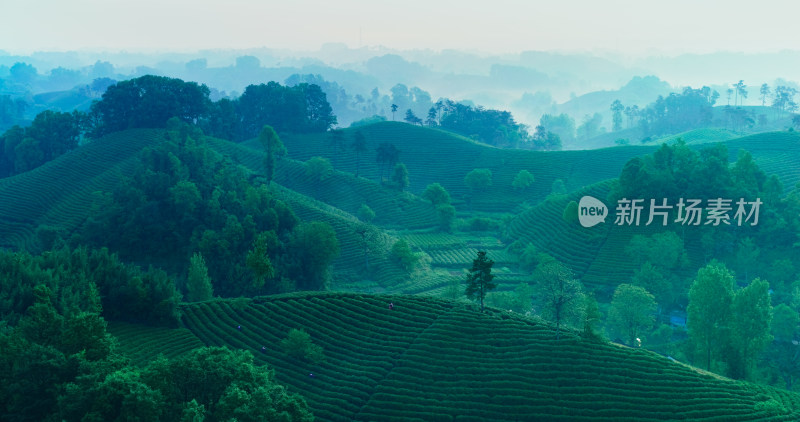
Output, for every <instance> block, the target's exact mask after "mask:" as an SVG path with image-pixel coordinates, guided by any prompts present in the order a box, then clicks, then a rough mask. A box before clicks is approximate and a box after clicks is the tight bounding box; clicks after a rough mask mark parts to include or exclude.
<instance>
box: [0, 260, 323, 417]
mask: <svg viewBox="0 0 800 422" xmlns="http://www.w3.org/2000/svg"><path fill="white" fill-rule="evenodd" d="M81 253H82V252H79V251H76V252H75V253H73V254H69V253H66V255H64V254H61V255H59V259H60V260H61V261H62V262H59V266H58V267H57V268H55V269H51V270H49V271H44V270H43V269H42V268H32V267H31V265H32V261H34V260H44V261H47V260H50V259H53V258H52V257H48V256H43V257H38V258H31V257H29V256H23V255H17V257H18V258H21V259H17V260H16V263H11V264H9V259H10V258H11V259H12V260H13V257H9V255H10V254H9V253H3V255H2V256H0V261H1V262H2V263H3V265H4V266H8V265H16V269H17V270H19V271H20V272H21V273H22V274H24V275H19V274H18V273H15V272H13V271H11V272H10V273H9V274H17V275H18V276H19V277H18V278H24V286H25V289H24V291H25V292H26V295H27V296H30V297H26V298H25V301H24V303H23V302H17V303H16V304H15V305H14V306H15V307H16V308H17V309H16V310H15V311H13V312H11V313H7V311H10V310H9V309H4V311H6V312H3V315H4V318H3V320H2V324H0V327H2V328H0V349H2V350H3V353H2V354H0V408H1V409H2V411H3V419H4V420H19V421H23V420H40V421H43V420H64V421H86V420H150V421H157V420H187V421H194V420H208V421H227V420H234V419H235V420H242V421H256V420H277V419H280V420H298V421H311V420H313V416H312V415H311V412H310V410H309V408H308V405H307V404H306V402H305V401H304V400H303V399H302V398H301V397H299V396H297V395H295V394H290V393H288V392H287V391H286V389H285V387H283V386H281V385H278V384H277V383H276V382H275V379H274V375H273V372H272V371H271V370H270V369H268V368H267V367H265V366H261V365H255V364H254V362H253V355H252V354H250V353H249V352H246V351H231V350H229V349H225V348H201V349H196V350H194V351H192V352H190V353H188V354H187V355H185V356H182V357H178V358H174V359H166V358H164V357H160V358H158V359H156V360H154V361H152V362H150V363H149V364H147V365H146V366H144V367H137V366H134V365H133V364H131V363H130V362H129V361H128V360H127V359H126V358H124V357H123V356H122V355H121V354H119V353H118V352H117V349H116V347H117V346H116V341H115V340H114V339H113V338H112V337H111V336H110V335H109V334H108V332H107V331H106V321H105V319H104V318H103V317H101V315H100V313H101V312H102V309H109V308H110V307H112V306H117V305H116V304H113V303H109V304H108V305H107V306H108V307H107V308H102V307H101V305H100V303H99V297H100V296H101V295H100V294H99V293H98V290H99V289H100V287H94V288H92V286H95V284H94V280H91V279H90V280H87V279H86V278H84V277H85V275H86V273H84V270H85V269H84V268H76V267H80V266H82V265H86V264H87V263H86V262H81V259H86V255H85V253H84V255H83V256H81ZM4 269H10V268H4ZM11 269H13V268H11ZM106 269H107V268H106V267H102V266H101V267H100V268H99V269H97V270H98V271H99V272H102V271H105V270H106ZM73 270H74V271H73ZM91 270H92V271H94V270H95V268H94V267H92V268H91ZM120 272H121V273H124V272H125V269H124V268H123V269H122V271H120ZM53 273H60V274H61V277H62V278H61V279H60V280H57V281H56V282H55V283H54V280H53V278H52V276H53ZM73 275H74V276H75V277H76V279H75V280H79V281H81V283H82V285H81V286H77V285H73V277H72V276H73ZM105 276H106V277H108V276H112V275H111V274H106V275H105ZM102 277H103V276H95V278H96V279H100V278H102ZM84 287H88V288H86V289H83V288H84ZM132 288H133V286H132ZM132 293H135V292H132ZM16 294H19V293H16ZM3 297H4V298H6V297H7V296H6V295H3ZM129 299H132V300H135V297H132V296H131V297H129ZM8 302H9V301H6V300H4V301H3V305H2V306H4V307H6V306H8ZM106 313H108V311H106Z"/></svg>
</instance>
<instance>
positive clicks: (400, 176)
mask: <svg viewBox="0 0 800 422" xmlns="http://www.w3.org/2000/svg"><path fill="white" fill-rule="evenodd" d="M392 182H393V183H394V185H395V187H396V188H397V189H398V190H400V191H401V192H402V191H404V190H406V188H407V187H408V169H407V168H406V165H405V164H403V163H397V164H395V166H394V172H393V173H392Z"/></svg>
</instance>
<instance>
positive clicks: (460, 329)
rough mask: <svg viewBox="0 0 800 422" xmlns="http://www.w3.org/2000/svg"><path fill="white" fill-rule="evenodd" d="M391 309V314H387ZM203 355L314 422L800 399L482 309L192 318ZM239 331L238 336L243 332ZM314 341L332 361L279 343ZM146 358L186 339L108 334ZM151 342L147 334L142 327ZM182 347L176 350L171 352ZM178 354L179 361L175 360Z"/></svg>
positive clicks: (705, 416)
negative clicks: (245, 354) (309, 357)
mask: <svg viewBox="0 0 800 422" xmlns="http://www.w3.org/2000/svg"><path fill="white" fill-rule="evenodd" d="M389 303H393V305H394V307H393V308H390V307H389ZM183 315H184V316H183V323H184V325H185V327H186V328H187V329H188V330H189V331H191V333H192V334H193V335H194V336H195V337H196V338H197V339H199V340H200V341H202V342H203V343H204V344H206V345H217V346H226V347H230V348H233V349H244V350H248V351H251V352H252V353H253V354H254V355H255V356H256V360H257V361H258V362H261V363H265V364H267V365H269V366H270V367H272V368H274V369H275V372H276V377H277V379H278V380H279V381H280V382H281V383H284V384H286V385H288V386H289V388H290V390H291V391H293V392H298V393H300V394H302V395H303V396H304V397H305V398H306V400H307V401H308V403H309V405H310V407H311V408H312V410H313V412H314V414H315V416H316V418H317V420H320V421H353V420H356V421H361V420H364V421H366V420H420V421H421V420H425V421H431V420H442V421H472V420H474V421H477V420H491V421H503V420H508V421H511V420H564V421H566V420H571V421H574V420H592V421H602V420H608V421H621V420H630V421H633V420H636V421H647V420H662V419H665V418H666V419H670V420H680V419H691V420H709V421H711V420H715V421H722V420H725V421H731V420H753V419H758V420H776V421H784V420H785V421H788V420H796V419H797V418H798V417H799V416H800V413H798V409H800V396H798V395H797V394H794V393H789V392H786V391H782V390H777V389H773V388H770V387H764V386H759V385H755V384H749V383H745V382H735V381H731V380H728V379H724V378H721V377H718V376H712V375H710V374H707V373H704V372H703V371H699V370H697V369H694V368H692V367H689V366H686V365H684V364H680V363H677V362H674V361H672V360H671V359H669V358H667V357H664V356H661V355H657V354H654V353H651V352H647V351H644V350H641V349H630V348H627V347H621V346H619V345H615V344H611V343H605V342H600V341H597V340H591V339H588V338H584V337H581V336H580V335H579V333H577V332H567V333H566V334H565V335H563V336H562V337H561V339H560V340H556V336H555V330H554V329H553V328H552V327H550V326H549V325H548V324H547V323H544V322H542V321H539V320H534V319H529V318H525V317H520V316H516V315H513V314H511V313H507V312H502V311H498V310H492V309H490V310H489V311H488V312H487V313H485V314H481V313H480V312H478V311H477V308H476V307H475V306H473V305H469V304H462V303H456V302H450V301H444V300H439V299H433V298H424V297H419V296H379V295H359V294H342V293H316V294H292V295H283V296H273V297H268V298H255V299H236V300H224V301H211V302H205V303H195V304H187V305H184V306H183ZM238 326H241V329H239V328H237V327H238ZM293 328H296V329H303V330H305V331H306V332H308V333H309V334H310V336H311V339H312V341H313V343H314V344H317V345H319V346H321V347H322V350H323V354H324V356H325V358H324V360H323V361H322V362H320V363H316V364H315V363H311V362H308V361H304V360H302V359H297V358H290V357H288V356H287V355H286V354H284V352H283V351H282V349H281V347H280V345H279V343H280V340H281V339H283V338H285V337H286V335H287V333H288V331H289V330H290V329H293ZM111 329H112V333H114V334H116V335H118V336H120V338H121V341H122V343H123V344H125V345H126V349H127V350H130V351H131V353H133V355H132V356H137V358H138V359H143V356H142V355H143V354H142V353H141V348H145V349H146V350H147V351H148V353H149V355H150V356H152V357H154V356H156V355H157V354H158V353H161V352H162V351H164V352H168V353H169V354H170V355H173V356H174V355H176V354H180V353H181V352H180V350H181V349H182V348H183V350H188V348H190V347H192V345H193V344H194V343H196V341H195V340H191V339H189V338H187V336H186V332H185V329H182V331H180V334H179V335H175V336H173V338H170V337H169V336H168V335H165V334H163V333H160V331H159V333H160V334H157V336H158V338H161V339H163V342H157V343H152V342H150V343H148V342H147V339H148V338H149V336H148V335H142V334H141V333H137V330H135V328H134V326H130V325H125V326H112V327H111ZM140 330H141V331H143V332H146V331H148V330H151V329H149V328H146V327H143V326H142V327H140ZM173 343H174V344H173ZM176 350H177V351H176Z"/></svg>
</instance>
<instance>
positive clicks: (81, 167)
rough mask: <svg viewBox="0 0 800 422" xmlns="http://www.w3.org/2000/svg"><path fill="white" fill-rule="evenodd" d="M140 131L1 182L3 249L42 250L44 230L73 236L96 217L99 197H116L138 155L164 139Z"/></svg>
mask: <svg viewBox="0 0 800 422" xmlns="http://www.w3.org/2000/svg"><path fill="white" fill-rule="evenodd" d="M163 136H164V131H163V130H150V129H137V130H130V131H125V132H119V133H114V134H111V135H108V136H106V137H104V138H102V139H98V140H96V141H93V142H90V143H88V144H86V145H84V146H82V147H80V148H78V149H76V150H75V151H72V152H70V153H69V154H66V155H63V156H61V157H59V158H58V159H56V160H53V161H51V162H49V163H47V164H45V165H43V166H41V167H38V168H36V169H33V170H31V171H29V172H26V173H22V174H19V175H16V176H13V177H7V178H4V179H0V247H9V248H25V249H29V250H36V249H37V246H36V244H35V242H36V240H35V231H36V228H37V227H39V226H41V225H47V226H53V227H59V228H62V229H64V230H65V231H67V232H69V231H70V230H72V229H74V228H75V227H77V225H79V224H81V223H82V222H83V221H84V220H85V219H86V218H87V217H88V216H89V214H90V212H91V210H92V204H93V203H94V201H95V197H94V192H97V191H106V192H110V191H112V190H113V189H114V187H115V186H117V184H118V183H119V182H120V180H121V179H122V177H123V176H129V175H130V172H131V171H132V169H133V165H134V163H135V161H134V160H135V158H134V157H135V156H136V153H137V152H139V151H141V150H142V149H143V148H144V147H146V146H150V145H153V144H155V143H157V142H159V141H160V140H162V139H163Z"/></svg>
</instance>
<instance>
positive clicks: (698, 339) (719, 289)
mask: <svg viewBox="0 0 800 422" xmlns="http://www.w3.org/2000/svg"><path fill="white" fill-rule="evenodd" d="M732 300H733V274H731V272H730V271H728V269H727V268H725V265H723V264H721V263H719V262H716V261H714V262H711V263H710V264H708V265H706V266H705V267H703V268H701V269H700V270H699V271H697V277H695V279H694V283H692V287H691V288H690V289H689V306H688V308H687V319H688V327H689V338H690V339H691V340H692V341H693V342H694V343H695V344H696V345H697V346H698V348H699V349H700V351H701V352H705V355H706V369H707V370H711V357H712V354H713V353H715V352H717V351H719V349H720V348H721V346H722V345H723V343H724V341H725V339H726V338H727V325H728V321H729V320H730V305H731V302H732Z"/></svg>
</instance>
